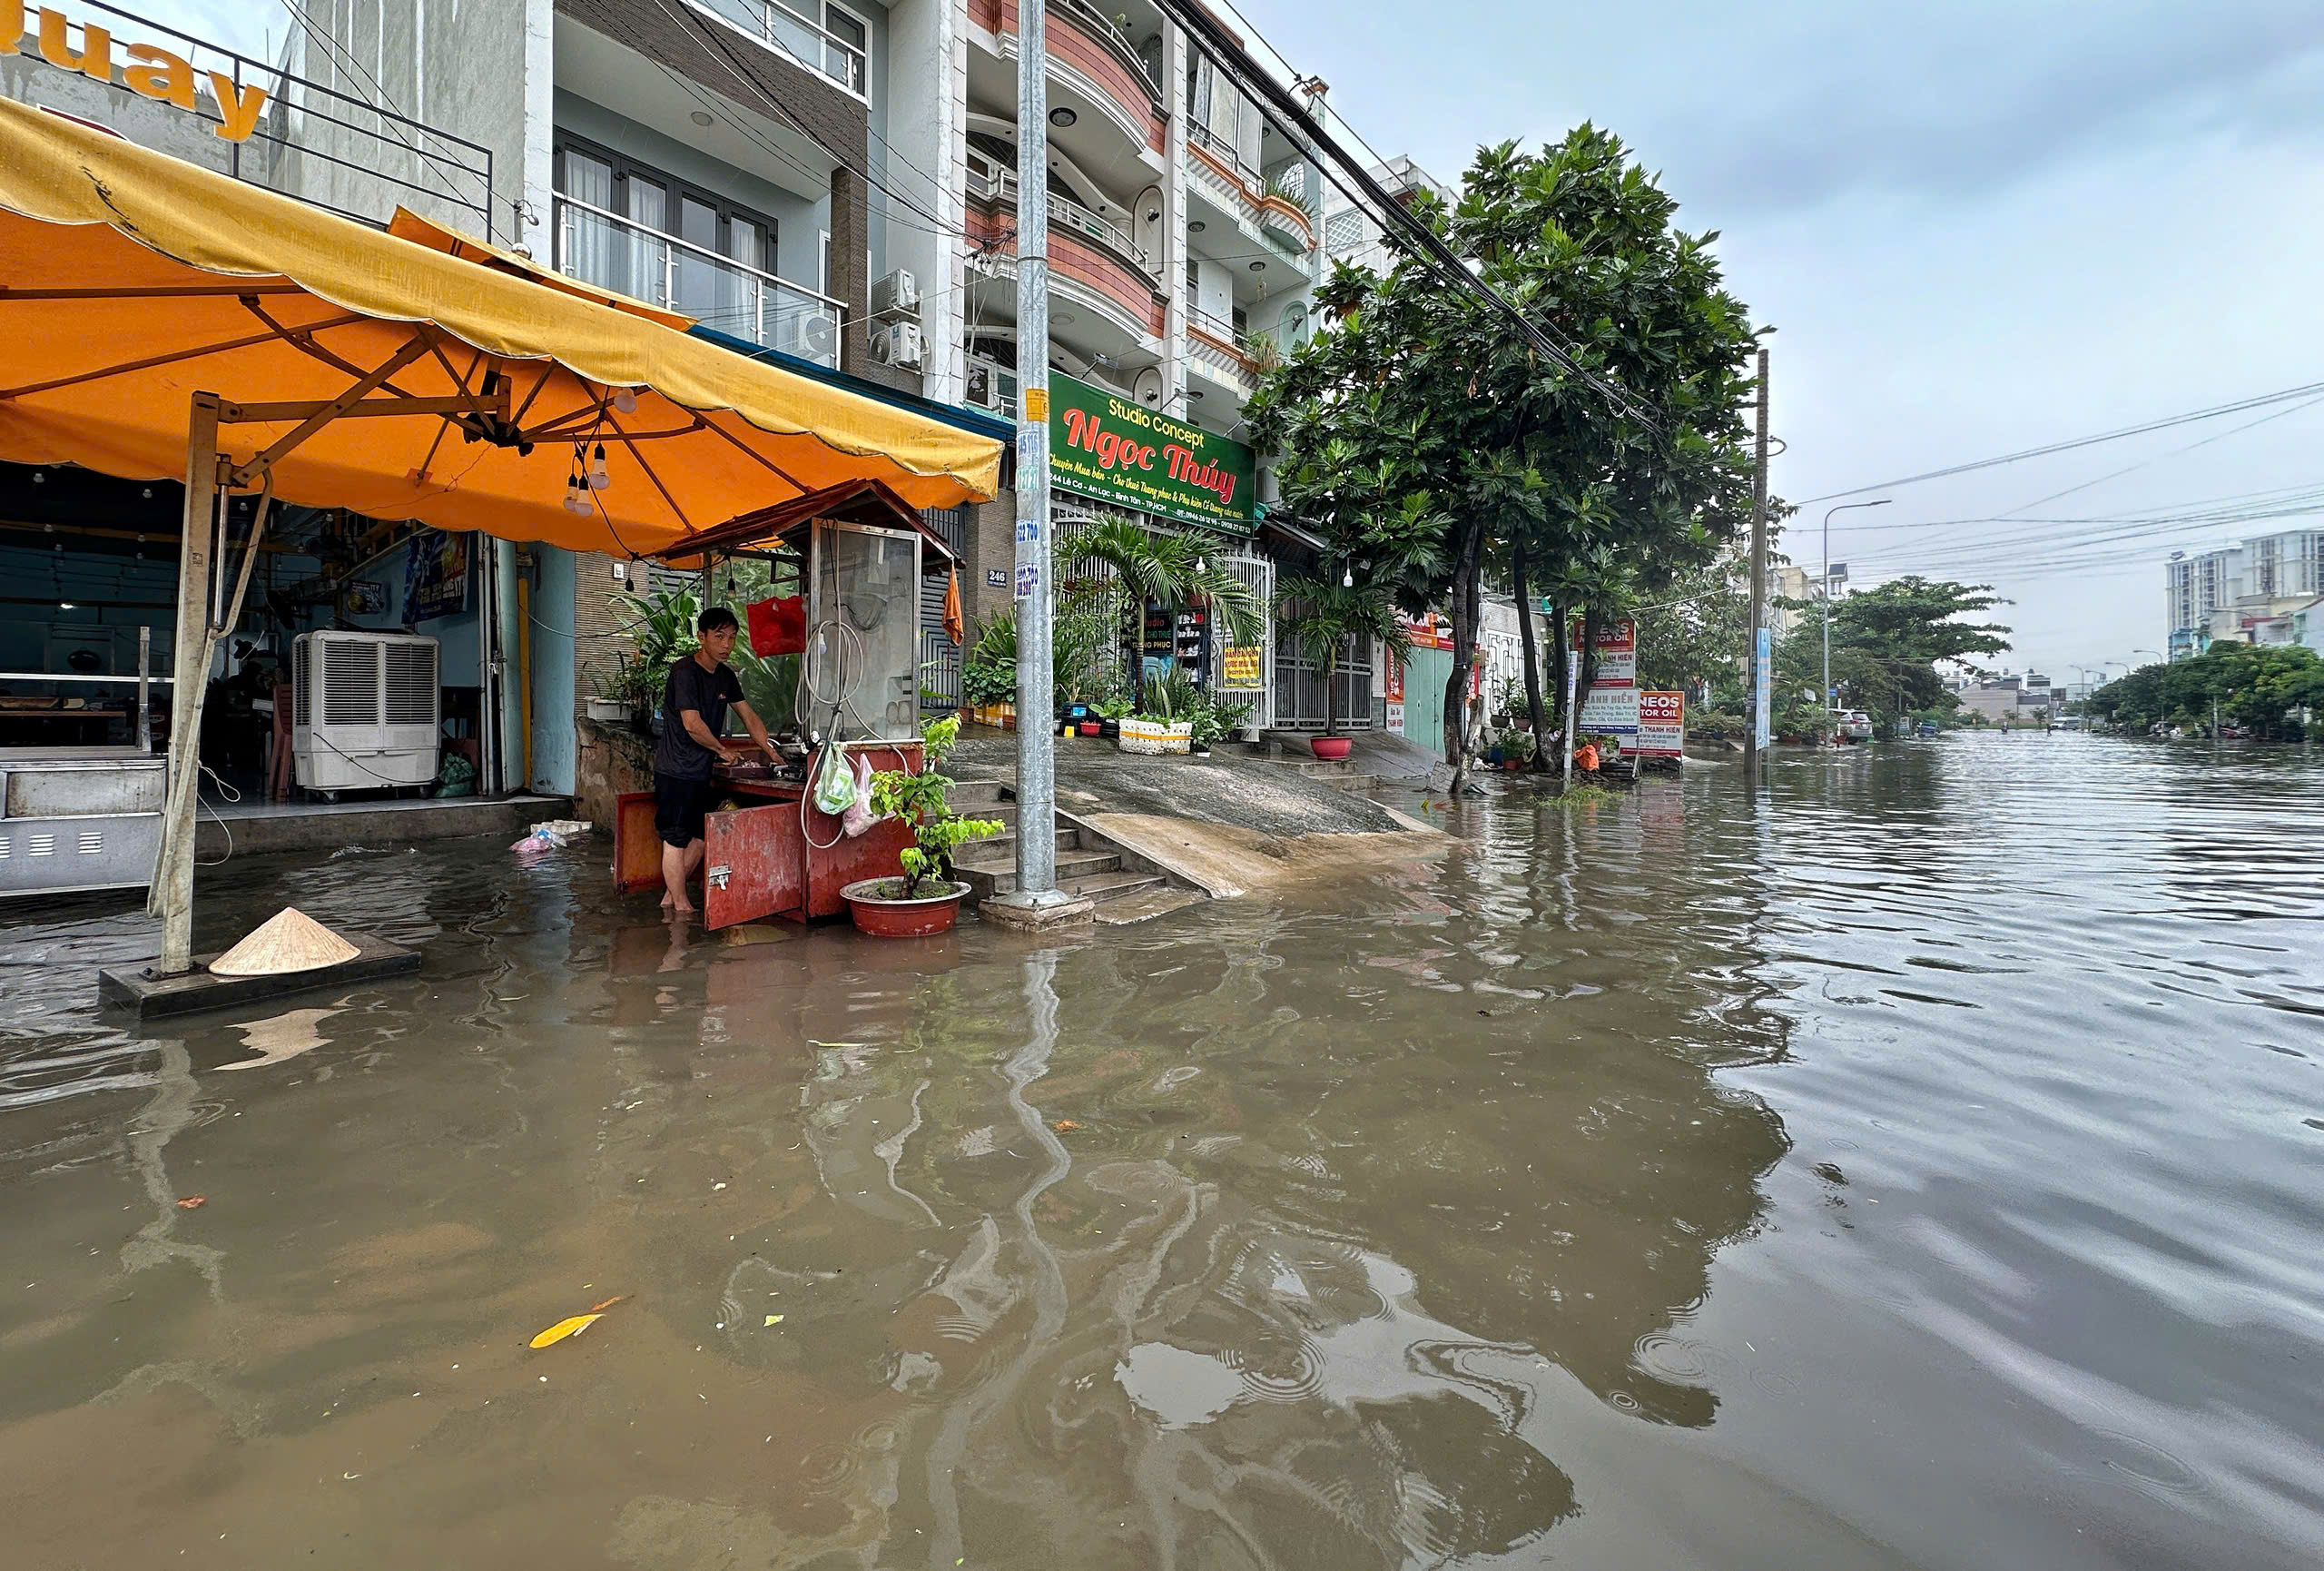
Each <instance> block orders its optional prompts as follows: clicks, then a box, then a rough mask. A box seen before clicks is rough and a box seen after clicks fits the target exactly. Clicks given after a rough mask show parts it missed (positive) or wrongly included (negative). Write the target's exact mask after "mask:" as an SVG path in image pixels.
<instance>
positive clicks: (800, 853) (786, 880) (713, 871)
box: [702, 802, 807, 931]
mask: <svg viewBox="0 0 2324 1571" xmlns="http://www.w3.org/2000/svg"><path fill="white" fill-rule="evenodd" d="M806 894H807V842H806V836H805V835H804V833H803V831H802V830H801V828H800V825H799V804H798V803H796V802H777V803H774V804H773V805H769V806H765V807H741V808H737V809H735V810H734V812H731V813H713V814H711V815H709V817H708V818H706V819H704V821H703V828H702V924H703V926H704V927H706V928H709V929H711V930H712V931H716V930H717V929H719V928H721V927H732V926H734V924H737V923H742V922H756V921H759V920H761V919H762V918H764V917H768V916H784V915H798V914H801V912H800V907H801V906H802V905H803V904H805V903H806Z"/></svg>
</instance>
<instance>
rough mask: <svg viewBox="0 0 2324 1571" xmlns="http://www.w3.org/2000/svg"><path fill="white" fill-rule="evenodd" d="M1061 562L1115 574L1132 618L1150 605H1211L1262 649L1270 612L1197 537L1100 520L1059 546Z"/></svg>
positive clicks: (1241, 637) (1242, 638)
mask: <svg viewBox="0 0 2324 1571" xmlns="http://www.w3.org/2000/svg"><path fill="white" fill-rule="evenodd" d="M1057 554H1058V558H1059V560H1060V561H1065V562H1072V561H1079V560H1094V561H1099V562H1103V563H1105V564H1106V565H1107V566H1108V567H1110V568H1113V569H1114V573H1115V576H1116V578H1117V580H1118V582H1119V584H1120V587H1121V589H1122V591H1123V593H1124V595H1125V596H1126V597H1127V598H1128V602H1129V603H1128V606H1126V607H1125V608H1124V609H1123V615H1124V617H1125V618H1128V616H1130V615H1131V614H1133V613H1135V612H1137V611H1138V610H1140V609H1142V608H1144V607H1145V605H1146V603H1147V601H1149V600H1150V601H1154V602H1156V603H1158V604H1160V605H1165V606H1190V605H1196V604H1199V603H1201V602H1204V601H1207V602H1209V604H1210V605H1211V606H1212V608H1215V609H1216V611H1217V613H1218V615H1219V617H1220V618H1221V619H1222V620H1223V621H1224V622H1225V623H1226V627H1227V629H1228V630H1229V631H1230V632H1231V633H1232V634H1233V636H1234V639H1235V642H1236V643H1238V644H1256V643H1257V642H1258V640H1259V636H1260V633H1261V632H1262V631H1263V630H1264V628H1265V608H1263V607H1261V606H1260V604H1259V598H1258V597H1257V596H1256V595H1255V594H1253V593H1252V592H1251V587H1250V586H1249V585H1248V584H1246V583H1245V582H1244V581H1243V580H1242V579H1240V578H1236V576H1235V575H1234V574H1233V573H1230V572H1228V571H1227V570H1226V568H1222V567H1219V566H1217V565H1216V564H1215V563H1213V562H1212V561H1211V560H1210V558H1209V557H1208V555H1207V554H1206V551H1205V549H1204V545H1203V542H1202V540H1201V539H1199V538H1196V537H1195V536H1193V535H1162V534H1157V533H1155V532H1154V531H1153V530H1151V529H1147V528H1146V527H1145V526H1144V525H1142V524H1137V523H1133V522H1131V521H1130V520H1129V519H1099V520H1098V521H1097V522H1096V523H1093V524H1085V525H1083V526H1082V527H1081V528H1079V529H1075V530H1074V531H1073V532H1072V533H1070V534H1068V535H1067V536H1065V537H1064V538H1062V539H1060V540H1059V542H1058V548H1057Z"/></svg>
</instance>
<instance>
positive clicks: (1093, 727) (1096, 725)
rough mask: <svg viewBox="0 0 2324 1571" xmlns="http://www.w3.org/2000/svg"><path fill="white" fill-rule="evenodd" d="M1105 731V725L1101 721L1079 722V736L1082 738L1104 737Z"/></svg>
mask: <svg viewBox="0 0 2324 1571" xmlns="http://www.w3.org/2000/svg"><path fill="white" fill-rule="evenodd" d="M1105 731H1106V723H1105V722H1104V721H1103V720H1084V721H1082V722H1081V734H1082V735H1083V736H1104V735H1105Z"/></svg>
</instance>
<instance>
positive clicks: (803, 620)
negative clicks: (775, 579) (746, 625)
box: [743, 595, 807, 660]
mask: <svg viewBox="0 0 2324 1571" xmlns="http://www.w3.org/2000/svg"><path fill="white" fill-rule="evenodd" d="M743 615H744V616H745V617H747V618H749V619H750V625H751V653H752V654H753V655H756V656H757V657H759V658H760V659H762V660H765V659H771V658H773V657H774V656H776V655H803V654H805V653H806V652H807V598H806V597H805V596H804V595H792V596H789V597H787V598H785V597H783V596H777V597H775V598H773V599H772V600H761V601H760V602H759V603H758V604H757V605H755V606H745V607H743Z"/></svg>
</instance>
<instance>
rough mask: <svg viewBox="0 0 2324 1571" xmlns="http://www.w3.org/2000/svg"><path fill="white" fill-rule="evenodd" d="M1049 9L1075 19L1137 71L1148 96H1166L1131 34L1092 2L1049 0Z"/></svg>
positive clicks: (1074, 21)
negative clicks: (1119, 26) (1130, 37)
mask: <svg viewBox="0 0 2324 1571" xmlns="http://www.w3.org/2000/svg"><path fill="white" fill-rule="evenodd" d="M1049 10H1050V12H1051V14H1052V15H1055V14H1056V13H1059V12H1062V13H1064V14H1065V15H1068V16H1069V17H1071V18H1072V19H1073V25H1075V26H1077V27H1078V28H1080V29H1081V30H1082V31H1083V32H1084V33H1088V34H1090V35H1093V36H1094V37H1096V38H1097V40H1098V42H1099V43H1100V44H1105V45H1106V46H1107V47H1108V48H1109V49H1111V50H1112V51H1113V52H1114V54H1117V55H1118V56H1119V57H1120V59H1121V63H1122V64H1125V65H1127V66H1128V67H1129V68H1130V69H1131V70H1133V71H1135V72H1137V79H1138V81H1139V82H1141V83H1143V84H1145V86H1146V91H1147V93H1149V94H1153V96H1154V97H1155V98H1157V100H1158V99H1159V98H1160V97H1161V96H1162V89H1161V88H1160V87H1159V86H1158V85H1157V84H1156V83H1155V80H1154V74H1153V73H1152V72H1150V71H1148V70H1147V68H1146V61H1145V58H1144V57H1143V56H1141V55H1140V54H1138V52H1137V44H1132V43H1131V42H1130V41H1129V35H1128V34H1127V33H1125V32H1123V31H1122V30H1121V29H1120V28H1118V27H1117V26H1115V25H1114V23H1113V18H1111V17H1109V16H1108V15H1106V14H1105V13H1104V12H1102V11H1099V10H1098V8H1097V7H1096V6H1095V5H1090V4H1088V0H1049Z"/></svg>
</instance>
